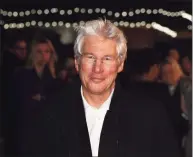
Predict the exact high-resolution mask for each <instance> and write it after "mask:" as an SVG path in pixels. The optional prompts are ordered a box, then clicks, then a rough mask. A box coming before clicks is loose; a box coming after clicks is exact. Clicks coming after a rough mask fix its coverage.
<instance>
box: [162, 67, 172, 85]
mask: <svg viewBox="0 0 193 157" xmlns="http://www.w3.org/2000/svg"><path fill="white" fill-rule="evenodd" d="M161 75H162V80H163V81H164V82H165V83H167V84H173V83H174V71H173V68H172V65H171V64H166V65H164V66H163V68H162V74H161Z"/></svg>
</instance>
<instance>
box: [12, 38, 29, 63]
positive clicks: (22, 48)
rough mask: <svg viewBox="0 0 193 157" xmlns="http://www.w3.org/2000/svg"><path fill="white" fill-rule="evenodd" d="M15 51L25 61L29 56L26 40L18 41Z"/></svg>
mask: <svg viewBox="0 0 193 157" xmlns="http://www.w3.org/2000/svg"><path fill="white" fill-rule="evenodd" d="M14 51H15V53H16V55H17V56H18V57H19V58H20V59H22V60H24V59H25V58H26V56H27V43H26V42H25V41H24V40H21V41H18V42H17V43H16V44H15V47H14Z"/></svg>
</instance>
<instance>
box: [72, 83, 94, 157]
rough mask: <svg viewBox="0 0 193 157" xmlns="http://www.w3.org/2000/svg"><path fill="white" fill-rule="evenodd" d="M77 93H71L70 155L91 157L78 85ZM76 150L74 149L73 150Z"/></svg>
mask: <svg viewBox="0 0 193 157" xmlns="http://www.w3.org/2000/svg"><path fill="white" fill-rule="evenodd" d="M75 88H76V90H74V88H73V91H77V93H73V94H74V95H75V97H73V98H72V101H71V105H72V106H73V107H72V112H71V113H73V114H72V121H73V123H72V124H73V126H72V129H71V131H72V133H73V136H72V138H73V139H74V140H72V146H71V147H72V149H71V154H76V155H72V156H73V157H74V156H76V157H91V156H92V153H91V146H90V140H89V133H88V129H87V124H86V117H85V111H84V106H83V102H82V98H81V93H80V85H78V86H77V87H75ZM75 148H76V149H75ZM75 152H76V153H75Z"/></svg>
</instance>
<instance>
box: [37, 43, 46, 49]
mask: <svg viewBox="0 0 193 157" xmlns="http://www.w3.org/2000/svg"><path fill="white" fill-rule="evenodd" d="M35 47H36V48H42V49H45V48H46V49H48V48H49V45H48V44H47V43H38V44H36V45H35Z"/></svg>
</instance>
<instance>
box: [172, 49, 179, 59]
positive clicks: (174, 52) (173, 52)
mask: <svg viewBox="0 0 193 157" xmlns="http://www.w3.org/2000/svg"><path fill="white" fill-rule="evenodd" d="M170 57H172V58H173V59H175V60H176V61H179V59H180V55H179V53H178V51H177V50H176V49H172V50H170Z"/></svg>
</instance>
